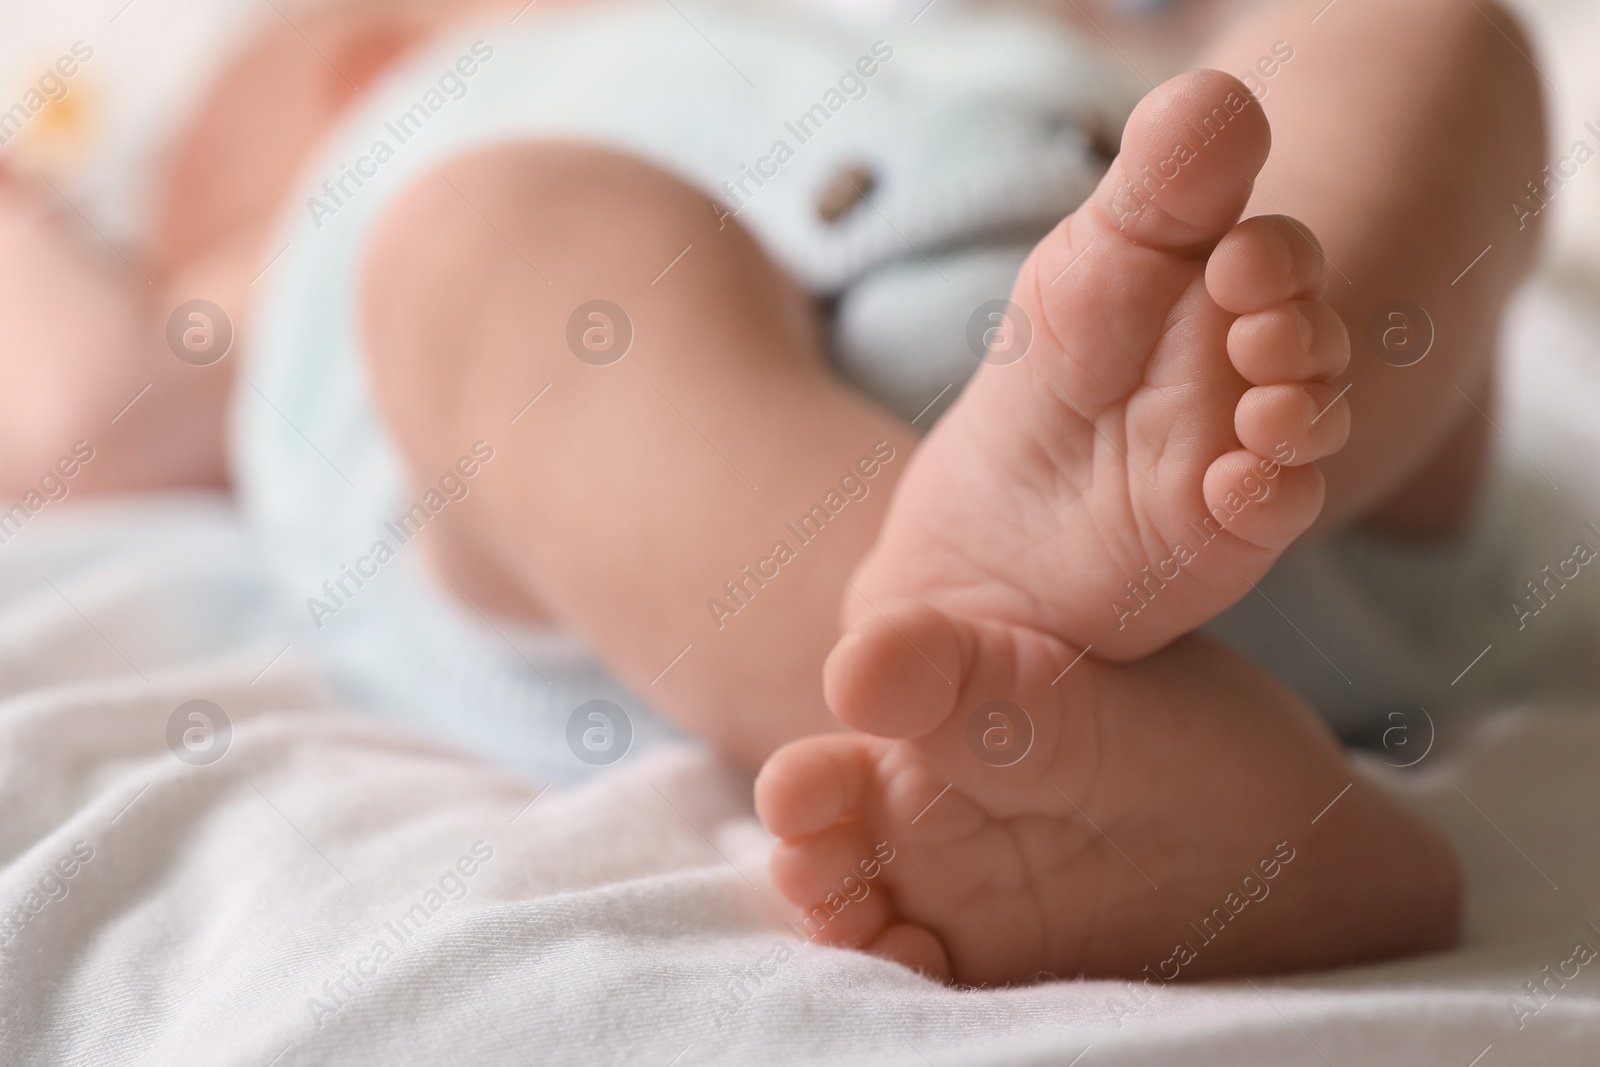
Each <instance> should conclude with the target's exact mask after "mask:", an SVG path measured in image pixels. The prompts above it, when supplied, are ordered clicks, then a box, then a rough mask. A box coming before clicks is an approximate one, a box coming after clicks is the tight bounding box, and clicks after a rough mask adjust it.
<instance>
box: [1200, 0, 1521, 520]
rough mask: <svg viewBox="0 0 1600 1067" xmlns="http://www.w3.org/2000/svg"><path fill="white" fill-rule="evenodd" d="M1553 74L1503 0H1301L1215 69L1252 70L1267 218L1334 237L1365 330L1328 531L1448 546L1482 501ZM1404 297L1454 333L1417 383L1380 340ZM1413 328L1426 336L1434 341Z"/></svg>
mask: <svg viewBox="0 0 1600 1067" xmlns="http://www.w3.org/2000/svg"><path fill="white" fill-rule="evenodd" d="M1313 18H1315V20H1316V21H1315V22H1313V21H1312V20H1313ZM1275 46H1276V47H1275ZM1286 55H1292V58H1289V59H1287V60H1285V59H1284V57H1285V56H1286ZM1530 57H1533V58H1531V59H1530ZM1534 62H1537V57H1535V56H1534V55H1533V48H1532V46H1531V45H1530V44H1529V43H1528V41H1527V39H1526V37H1525V36H1524V35H1523V34H1522V32H1521V31H1520V29H1519V28H1518V26H1517V25H1516V23H1515V22H1514V21H1513V20H1512V18H1511V17H1510V16H1509V15H1507V14H1506V13H1505V12H1504V11H1503V10H1502V9H1500V8H1499V7H1497V6H1496V5H1495V4H1493V3H1492V2H1490V0H1480V2H1478V3H1466V2H1462V0H1417V2H1415V3H1405V4H1395V3H1392V2H1389V0H1339V2H1338V3H1336V4H1332V5H1330V4H1328V3H1327V0H1291V2H1288V3H1284V4H1280V5H1273V6H1269V7H1267V8H1265V9H1263V10H1261V11H1258V12H1256V13H1254V14H1252V15H1251V17H1250V18H1248V19H1247V20H1245V21H1244V22H1243V23H1242V24H1240V25H1239V26H1238V27H1237V28H1235V29H1234V30H1233V31H1232V32H1230V33H1228V34H1226V35H1225V36H1224V38H1223V39H1222V40H1220V41H1219V42H1217V43H1216V44H1215V45H1214V46H1213V47H1212V48H1210V49H1209V50H1208V52H1207V54H1206V55H1205V56H1204V57H1203V58H1202V60H1201V63H1202V65H1204V66H1210V67H1216V68H1218V69H1220V70H1226V71H1230V72H1234V73H1237V74H1240V75H1244V74H1245V73H1246V72H1250V73H1251V74H1252V75H1253V78H1254V81H1253V82H1252V83H1251V84H1252V86H1260V90H1258V91H1263V92H1264V93H1265V95H1264V96H1263V98H1262V106H1263V109H1264V110H1265V111H1266V115H1267V119H1268V121H1270V122H1271V124H1272V132H1273V144H1272V155H1271V156H1270V157H1269V159H1268V161H1267V165H1266V166H1265V167H1264V168H1263V169H1262V171H1261V175H1260V177H1259V178H1258V180H1257V182H1256V195H1255V197H1254V198H1253V199H1252V201H1251V203H1250V207H1249V209H1248V212H1247V213H1249V214H1253V213H1257V212H1268V213H1274V214H1278V213H1281V214H1286V215H1291V216H1294V217H1295V218H1297V219H1299V220H1301V221H1302V222H1303V223H1305V225H1306V226H1307V227H1308V228H1309V229H1310V231H1311V232H1312V233H1315V234H1316V235H1317V237H1318V238H1319V239H1320V240H1321V242H1322V245H1323V248H1324V249H1325V250H1326V253H1327V257H1328V261H1329V262H1330V264H1331V265H1332V266H1331V269H1330V272H1329V275H1330V276H1329V281H1328V287H1327V289H1326V291H1325V299H1326V300H1327V301H1328V303H1329V304H1331V305H1332V306H1333V308H1334V309H1335V310H1336V311H1338V312H1339V314H1340V316H1341V317H1342V318H1343V319H1344V321H1345V325H1346V327H1347V328H1348V330H1349V333H1350V340H1351V344H1352V349H1353V351H1352V356H1353V358H1352V359H1351V361H1350V366H1349V369H1348V370H1347V371H1346V372H1345V373H1344V374H1343V375H1342V376H1341V377H1340V378H1339V379H1336V381H1335V384H1336V385H1338V386H1340V387H1341V388H1342V387H1344V386H1346V385H1348V386H1349V387H1350V391H1349V393H1348V394H1346V399H1347V400H1348V401H1349V404H1350V410H1351V430H1350V440H1349V442H1348V443H1347V444H1346V445H1345V448H1344V450H1343V451H1342V452H1340V453H1339V454H1338V455H1335V456H1330V457H1328V458H1327V459H1325V460H1323V461H1322V463H1321V467H1322V471H1323V474H1324V476H1325V477H1326V479H1327V487H1328V493H1327V502H1326V504H1325V506H1324V509H1323V514H1322V519H1321V520H1320V527H1321V528H1325V529H1327V528H1334V527H1337V526H1340V525H1344V524H1347V523H1349V522H1351V521H1353V520H1357V519H1360V518H1362V517H1363V516H1367V517H1371V518H1372V519H1374V520H1375V521H1376V522H1377V523H1378V524H1379V525H1381V526H1383V527H1385V528H1388V529H1390V530H1393V531H1396V532H1410V533H1416V534H1432V533H1441V532H1446V531H1448V530H1449V529H1451V528H1453V527H1454V526H1455V525H1457V524H1458V523H1459V522H1461V521H1462V520H1463V519H1464V518H1465V517H1466V515H1467V513H1468V511H1469V510H1470V508H1471V507H1472V504H1473V503H1474V500H1475V498H1476V489H1477V488H1478V483H1479V481H1480V480H1481V476H1482V473H1483V467H1484V460H1485V457H1486V453H1487V446H1488V443H1489V439H1490V436H1491V434H1492V430H1491V428H1490V426H1489V424H1488V421H1487V419H1486V418H1485V415H1484V412H1487V411H1488V409H1489V402H1488V396H1489V392H1490V388H1489V382H1490V376H1491V375H1490V370H1491V364H1492V361H1493V358H1494V353H1495V347H1496V344H1497V341H1498V326H1499V321H1500V317H1501V314H1502V312H1503V310H1504V308H1505V305H1506V301H1507V299H1508V298H1509V296H1510V294H1511V292H1512V290H1513V288H1514V287H1515V286H1516V284H1517V283H1518V282H1519V281H1520V280H1521V279H1522V278H1523V277H1524V275H1525V274H1526V273H1527V271H1528V269H1529V267H1530V265H1531V264H1532V262H1533V257H1534V253H1535V251H1536V245H1537V240H1536V239H1537V230H1538V227H1537V225H1536V224H1535V223H1536V220H1534V219H1527V220H1526V223H1527V224H1526V226H1525V227H1523V226H1522V225H1521V223H1520V222H1519V218H1518V214H1517V213H1516V212H1515V211H1513V210H1512V208H1511V204H1512V202H1513V201H1518V200H1522V199H1525V198H1526V194H1527V189H1526V183H1528V182H1529V181H1537V180H1538V178H1539V177H1540V173H1541V168H1542V166H1543V164H1544V154H1545V144H1544V112H1543V103H1542V99H1541V92H1540V86H1539V74H1538V72H1537V71H1536V70H1535V68H1534V66H1533V63H1534ZM1267 72H1271V77H1267V76H1266V74H1267ZM1480 255H1481V257H1482V258H1481V259H1480V258H1479V257H1480ZM1400 300H1404V301H1409V302H1411V303H1412V304H1415V305H1417V306H1418V307H1421V308H1422V309H1423V310H1424V311H1425V312H1426V313H1427V315H1428V317H1429V318H1431V320H1432V325H1433V330H1434V331H1435V338H1434V341H1433V348H1432V350H1431V351H1430V352H1429V353H1428V355H1427V357H1426V358H1425V359H1423V360H1422V361H1421V362H1420V363H1417V364H1416V365H1414V366H1407V367H1395V366H1391V365H1389V364H1387V363H1385V362H1383V361H1382V360H1380V359H1379V358H1378V357H1377V356H1375V355H1374V353H1373V352H1372V351H1371V349H1370V348H1369V345H1368V341H1367V337H1368V332H1369V324H1370V323H1371V322H1372V320H1373V318H1374V316H1375V314H1376V313H1377V309H1379V308H1380V307H1381V306H1382V305H1385V304H1387V303H1389V302H1391V301H1400ZM1412 317H1413V318H1415V316H1412ZM1394 324H1395V325H1397V326H1398V327H1399V329H1398V330H1397V331H1396V332H1394V333H1392V334H1391V335H1390V336H1391V339H1392V340H1393V341H1396V342H1398V341H1401V340H1403V339H1404V331H1405V324H1403V323H1400V322H1399V320H1395V323H1394ZM1386 325H1387V323H1386ZM1412 326H1413V328H1414V330H1415V332H1414V333H1413V334H1412V337H1413V339H1414V338H1415V337H1418V336H1421V335H1422V334H1423V333H1424V332H1425V330H1426V326H1425V325H1424V324H1422V323H1420V322H1416V323H1413V324H1412ZM1413 343H1414V341H1413ZM1391 359H1392V360H1393V361H1395V362H1400V361H1403V359H1404V357H1403V355H1402V354H1401V353H1399V352H1397V353H1395V354H1394V355H1393V356H1392V357H1391ZM1458 390H1459V392H1458ZM1462 394H1465V395H1464V396H1463V395H1462ZM1469 399H1470V403H1469ZM1473 405H1476V406H1477V408H1479V409H1481V410H1474V408H1473ZM1490 416H1491V417H1492V412H1491V413H1490Z"/></svg>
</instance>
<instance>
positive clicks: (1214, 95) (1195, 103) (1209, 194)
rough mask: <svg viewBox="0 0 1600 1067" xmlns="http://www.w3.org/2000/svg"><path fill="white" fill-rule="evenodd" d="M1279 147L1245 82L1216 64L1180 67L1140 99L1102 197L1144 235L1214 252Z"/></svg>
mask: <svg viewBox="0 0 1600 1067" xmlns="http://www.w3.org/2000/svg"><path fill="white" fill-rule="evenodd" d="M1271 146H1272V132H1271V130H1270V128H1269V127H1268V125H1267V117H1266V115H1265V114H1264V113H1263V112H1262V110H1261V105H1260V104H1259V103H1258V102H1257V101H1256V98H1255V97H1254V96H1252V95H1251V94H1250V91H1249V90H1248V89H1246V88H1245V87H1244V83H1242V82H1240V81H1239V80H1238V79H1237V78H1234V77H1233V76H1231V75H1228V74H1224V73H1222V72H1221V71H1216V70H1199V71H1192V72H1190V73H1188V74H1181V75H1179V76H1178V77H1176V78H1173V79H1171V80H1170V81H1167V82H1164V83H1162V84H1161V85H1159V86H1157V87H1156V88H1155V89H1153V90H1151V92H1150V94H1149V95H1148V96H1146V97H1145V98H1144V99H1143V100H1141V101H1140V102H1139V106H1138V107H1136V108H1134V111H1133V115H1132V116H1131V117H1130V118H1129V119H1128V124H1127V126H1126V128H1125V129H1124V130H1123V134H1122V151H1121V153H1120V154H1119V155H1118V156H1117V158H1116V161H1115V162H1113V163H1112V165H1111V169H1110V170H1109V171H1108V172H1107V174H1106V177H1105V179H1104V180H1103V181H1102V182H1101V185H1100V190H1099V191H1098V192H1097V193H1096V200H1097V202H1098V203H1099V205H1100V207H1101V208H1102V209H1103V211H1104V213H1105V215H1106V217H1107V218H1108V219H1109V220H1110V222H1111V223H1112V225H1114V226H1115V227H1116V228H1117V229H1118V230H1120V231H1122V233H1123V234H1124V235H1125V236H1127V237H1129V238H1131V239H1133V240H1135V241H1137V242H1139V243H1140V244H1143V245H1148V246H1151V247H1155V248H1162V249H1167V250H1171V251H1193V252H1196V253H1201V252H1205V251H1209V250H1210V248H1211V247H1212V246H1213V245H1215V244H1216V242H1217V241H1218V240H1219V239H1221V237H1222V235H1223V234H1224V233H1226V232H1227V231H1228V229H1229V228H1230V227H1231V226H1232V225H1233V224H1234V223H1235V222H1237V221H1238V219H1239V216H1240V214H1241V213H1242V212H1243V211H1244V208H1245V205H1246V203H1248V201H1249V199H1250V193H1251V190H1252V183H1253V181H1254V179H1255V176H1256V174H1257V173H1258V172H1259V171H1260V170H1261V167H1262V165H1263V164H1265V163H1266V161H1267V153H1268V151H1269V149H1270V148H1271Z"/></svg>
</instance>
